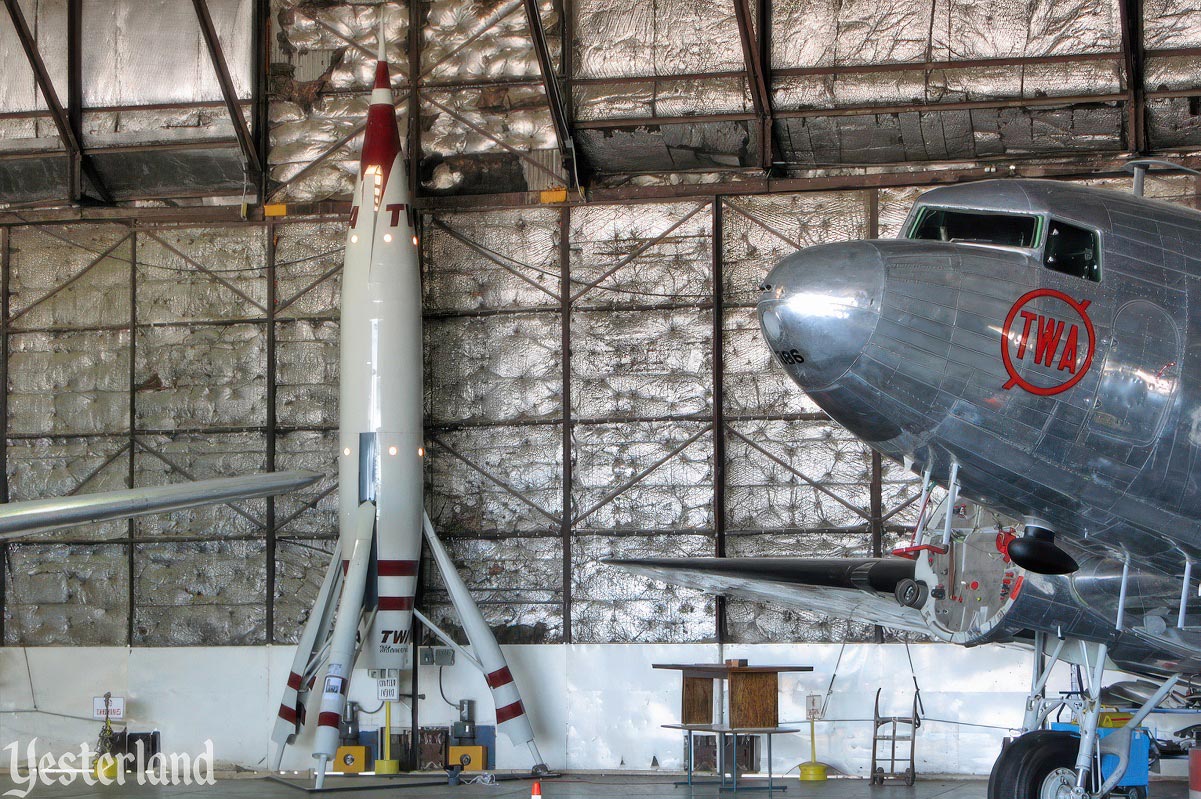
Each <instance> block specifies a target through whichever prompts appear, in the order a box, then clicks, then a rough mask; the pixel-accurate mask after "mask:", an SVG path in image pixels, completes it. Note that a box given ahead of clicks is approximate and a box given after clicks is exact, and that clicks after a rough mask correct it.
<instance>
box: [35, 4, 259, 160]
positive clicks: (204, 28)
mask: <svg viewBox="0 0 1201 799" xmlns="http://www.w3.org/2000/svg"><path fill="white" fill-rule="evenodd" d="M13 2H15V0H13ZM192 5H193V6H195V8H196V19H197V21H199V23H200V32H201V33H202V34H203V35H204V44H205V47H207V48H208V53H209V60H210V61H212V62H213V70H214V71H215V72H216V73H217V83H219V84H220V85H221V97H222V99H224V100H225V108H226V110H228V111H229V121H230V122H231V123H232V124H233V126H234V134H235V135H237V137H238V144H239V145H240V146H241V148H242V156H243V157H244V158H245V159H246V164H247V166H248V167H249V168H250V172H251V174H252V175H253V176H254V182H255V183H256V184H257V183H258V176H259V175H261V174H262V172H263V162H262V159H261V158H260V157H259V151H258V147H256V146H255V143H254V138H253V137H252V136H251V135H250V128H249V127H248V126H247V124H246V117H244V116H242V107H241V105H239V103H238V94H237V91H235V89H234V81H233V77H232V76H231V75H230V74H229V64H227V63H226V61H225V53H224V52H223V51H222V49H221V40H220V39H219V38H218V37H217V28H216V26H215V25H213V17H212V15H211V14H209V7H208V3H207V2H206V0H192Z"/></svg>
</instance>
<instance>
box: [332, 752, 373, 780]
mask: <svg viewBox="0 0 1201 799" xmlns="http://www.w3.org/2000/svg"><path fill="white" fill-rule="evenodd" d="M332 765H333V768H334V771H338V772H341V773H343V774H361V773H362V772H364V771H366V770H367V747H365V746H339V747H338V751H337V752H335V753H334V762H333V764H332Z"/></svg>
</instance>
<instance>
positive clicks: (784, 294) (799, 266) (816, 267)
mask: <svg viewBox="0 0 1201 799" xmlns="http://www.w3.org/2000/svg"><path fill="white" fill-rule="evenodd" d="M763 289H764V294H763V297H762V298H761V299H760V300H759V324H760V326H761V327H762V329H763V335H764V337H765V338H766V339H767V342H768V345H769V346H770V347H771V349H772V352H773V353H774V354H775V357H776V358H777V359H778V360H779V361H780V362H782V363H783V364H784V368H785V369H786V370H788V372H789V373H790V374H791V376H792V378H793V380H795V381H796V382H797V383H798V384H799V385H800V386H801V387H802V388H805V389H817V388H824V387H825V386H828V385H830V384H831V383H833V382H835V381H836V380H838V379H839V378H840V377H842V376H843V375H844V374H846V373H847V371H848V370H849V369H850V368H851V366H852V364H854V363H855V360H856V359H857V358H858V357H859V353H860V352H862V351H863V348H864V347H865V346H866V345H867V342H868V339H869V338H871V335H872V332H873V331H874V330H875V329H876V322H877V321H879V318H880V304H881V302H882V300H883V295H884V259H883V258H882V257H881V255H880V252H879V250H877V249H876V248H875V247H874V246H872V244H871V243H869V242H865V241H856V242H848V243H843V244H826V245H820V246H817V247H809V248H807V249H804V250H801V251H800V252H796V253H793V254H792V255H790V256H788V257H787V258H785V259H784V260H782V261H780V263H779V264H777V265H776V267H775V268H774V269H772V271H771V273H770V274H768V276H767V278H766V279H765V280H764V285H763Z"/></svg>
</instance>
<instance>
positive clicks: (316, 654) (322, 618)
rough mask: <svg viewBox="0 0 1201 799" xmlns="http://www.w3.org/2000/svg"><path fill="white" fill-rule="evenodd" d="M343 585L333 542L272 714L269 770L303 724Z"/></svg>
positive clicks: (337, 548) (339, 553)
mask: <svg viewBox="0 0 1201 799" xmlns="http://www.w3.org/2000/svg"><path fill="white" fill-rule="evenodd" d="M341 588H342V550H341V547H340V546H339V545H337V544H335V546H334V553H333V556H332V557H331V558H330V561H329V566H328V567H327V568H326V570H325V579H323V580H322V581H321V588H320V590H318V592H317V598H316V599H314V600H313V609H312V610H311V611H310V612H309V619H308V621H307V622H305V625H304V630H303V632H301V634H300V640H299V641H298V642H297V643H296V655H295V657H293V659H292V669H291V671H290V672H289V673H288V682H287V685H285V686H284V695H283V699H282V700H281V701H280V705H279V714H278V715H277V716H276V718H275V727H274V728H273V729H272V731H271V740H272V741H273V742H274V743H275V749H274V750H273V751H272V753H271V770H272V771H278V770H279V767H280V764H281V763H282V762H283V757H284V748H285V747H286V746H287V745H288V744H290V743H292V741H294V740H295V739H296V735H297V733H299V732H300V731H301V729H303V728H304V722H305V715H306V714H305V703H306V700H307V699H308V695H309V687H310V683H311V682H312V678H313V675H314V674H316V673H317V670H318V669H319V668H320V667H321V662H322V661H323V660H324V655H323V652H324V644H325V641H326V639H327V638H328V637H329V633H330V631H331V629H332V628H333V617H334V608H335V606H336V602H335V601H334V598H335V597H337V596H338V593H339V591H340V590H341Z"/></svg>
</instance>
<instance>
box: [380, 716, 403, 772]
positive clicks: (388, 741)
mask: <svg viewBox="0 0 1201 799" xmlns="http://www.w3.org/2000/svg"><path fill="white" fill-rule="evenodd" d="M375 773H376V774H399V773H400V761H399V760H393V759H392V703H391V702H384V757H383V759H382V760H376V761H375Z"/></svg>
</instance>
